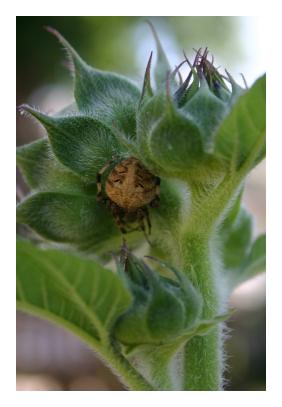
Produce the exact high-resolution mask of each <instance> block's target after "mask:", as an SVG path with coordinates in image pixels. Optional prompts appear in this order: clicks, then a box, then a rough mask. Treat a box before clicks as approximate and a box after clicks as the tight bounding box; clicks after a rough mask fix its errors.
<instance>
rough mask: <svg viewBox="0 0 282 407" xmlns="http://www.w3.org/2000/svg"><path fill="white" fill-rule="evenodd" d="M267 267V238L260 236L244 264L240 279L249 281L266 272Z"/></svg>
mask: <svg viewBox="0 0 282 407" xmlns="http://www.w3.org/2000/svg"><path fill="white" fill-rule="evenodd" d="M265 266H266V237H265V234H263V235H260V236H259V237H258V238H257V239H256V240H255V241H254V243H253V245H252V248H251V251H250V253H249V256H248V257H247V259H246V261H245V263H244V264H243V267H242V271H241V275H240V279H241V281H244V280H247V279H248V278H251V277H253V276H255V275H256V274H258V273H261V272H263V271H265Z"/></svg>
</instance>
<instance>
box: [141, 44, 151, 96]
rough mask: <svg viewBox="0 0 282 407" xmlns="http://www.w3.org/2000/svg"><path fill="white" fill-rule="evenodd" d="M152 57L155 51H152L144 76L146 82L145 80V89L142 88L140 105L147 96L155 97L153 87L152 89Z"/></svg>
mask: <svg viewBox="0 0 282 407" xmlns="http://www.w3.org/2000/svg"><path fill="white" fill-rule="evenodd" d="M152 57H153V51H151V53H150V56H149V60H148V62H147V66H146V70H145V75H144V80H143V88H142V93H141V98H140V103H141V102H142V101H143V99H144V97H145V96H146V95H148V96H149V97H150V96H153V90H152V87H151V65H152Z"/></svg>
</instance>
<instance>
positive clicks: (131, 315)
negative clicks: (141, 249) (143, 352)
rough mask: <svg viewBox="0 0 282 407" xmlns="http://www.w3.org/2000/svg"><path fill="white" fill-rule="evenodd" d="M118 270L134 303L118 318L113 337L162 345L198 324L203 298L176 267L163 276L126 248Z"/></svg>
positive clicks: (125, 340) (131, 341) (131, 343)
mask: <svg viewBox="0 0 282 407" xmlns="http://www.w3.org/2000/svg"><path fill="white" fill-rule="evenodd" d="M124 250H125V261H124V262H122V263H119V264H118V270H119V273H120V274H121V276H122V277H123V279H124V280H125V282H126V284H127V286H128V288H129V289H130V291H131V293H132V296H133V298H134V302H133V304H132V306H131V308H129V309H128V310H127V311H126V312H125V313H124V314H123V315H121V317H120V318H119V319H118V321H117V323H116V325H115V328H114V335H115V337H116V338H117V339H118V340H119V341H120V342H121V343H123V344H125V345H140V344H162V343H166V342H168V341H172V340H175V339H177V338H179V337H181V336H183V335H184V334H186V333H187V332H189V331H191V330H192V328H193V327H194V326H195V325H196V324H197V322H198V321H199V318H200V316H201V311H202V297H201V295H200V293H199V292H198V291H197V290H196V289H195V287H193V285H192V284H191V283H190V281H189V280H188V279H187V278H186V277H185V276H184V275H182V274H181V273H180V272H178V271H177V270H175V269H173V268H171V269H167V270H166V271H167V272H169V273H170V274H171V277H169V278H167V277H163V276H161V275H160V274H159V273H158V272H157V271H155V270H153V269H151V268H150V267H149V266H148V265H147V264H146V263H145V262H144V261H142V260H140V259H139V258H137V257H135V256H134V255H133V254H132V253H131V252H130V251H128V249H127V248H124Z"/></svg>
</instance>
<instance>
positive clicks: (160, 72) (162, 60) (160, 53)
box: [146, 20, 177, 89]
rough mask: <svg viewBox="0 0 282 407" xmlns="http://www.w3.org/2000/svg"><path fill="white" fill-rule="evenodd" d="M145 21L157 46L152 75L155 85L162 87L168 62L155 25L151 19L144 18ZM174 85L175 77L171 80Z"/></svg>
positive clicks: (168, 68) (167, 69)
mask: <svg viewBox="0 0 282 407" xmlns="http://www.w3.org/2000/svg"><path fill="white" fill-rule="evenodd" d="M146 23H147V24H148V25H149V27H150V29H151V32H152V34H153V37H154V40H155V43H156V47H157V63H156V66H155V69H154V77H155V81H156V85H157V88H158V89H163V88H165V84H166V74H167V71H169V70H170V66H169V62H168V59H167V56H166V54H165V52H164V50H163V47H162V44H161V42H160V39H159V37H158V34H157V32H156V29H155V27H154V26H153V24H152V23H151V21H149V20H146ZM173 84H174V86H177V84H176V81H175V79H174V80H173Z"/></svg>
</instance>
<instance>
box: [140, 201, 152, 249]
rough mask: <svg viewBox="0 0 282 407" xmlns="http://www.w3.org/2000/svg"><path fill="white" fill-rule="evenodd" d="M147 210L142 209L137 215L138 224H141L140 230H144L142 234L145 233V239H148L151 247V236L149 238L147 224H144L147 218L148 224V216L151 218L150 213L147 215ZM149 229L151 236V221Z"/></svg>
mask: <svg viewBox="0 0 282 407" xmlns="http://www.w3.org/2000/svg"><path fill="white" fill-rule="evenodd" d="M146 209H147V208H146ZM146 209H145V208H140V209H139V210H138V213H137V220H138V223H139V229H141V230H142V232H143V233H144V235H145V238H146V240H147V242H148V243H149V245H150V246H151V245H152V244H151V242H150V239H149V236H148V234H147V231H146V226H145V222H144V219H145V218H146V220H147V222H148V216H149V213H148V214H147V213H146ZM148 227H149V234H150V233H151V222H150V220H149V222H148Z"/></svg>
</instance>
